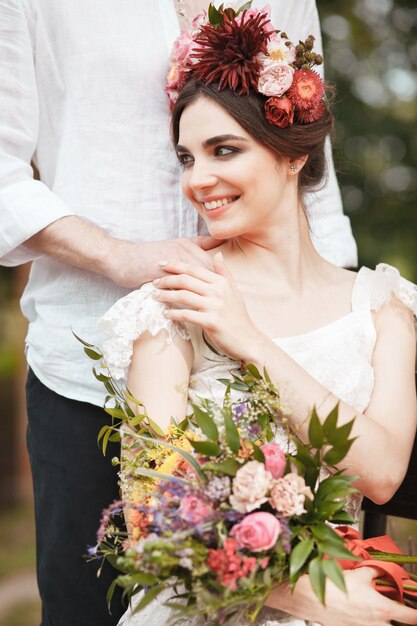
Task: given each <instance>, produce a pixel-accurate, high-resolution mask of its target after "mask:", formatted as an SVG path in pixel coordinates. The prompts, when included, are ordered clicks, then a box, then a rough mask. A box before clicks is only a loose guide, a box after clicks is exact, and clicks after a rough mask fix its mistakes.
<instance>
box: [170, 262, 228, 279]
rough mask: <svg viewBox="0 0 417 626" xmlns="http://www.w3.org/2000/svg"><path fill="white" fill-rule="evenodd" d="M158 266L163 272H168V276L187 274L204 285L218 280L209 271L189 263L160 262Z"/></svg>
mask: <svg viewBox="0 0 417 626" xmlns="http://www.w3.org/2000/svg"><path fill="white" fill-rule="evenodd" d="M159 266H160V268H161V269H163V270H164V272H168V273H169V274H187V275H188V276H193V277H194V278H198V279H199V280H202V281H203V282H206V283H213V282H215V281H216V279H218V276H217V275H216V274H215V273H214V272H212V271H211V270H208V269H206V268H205V267H198V266H196V265H190V264H189V263H184V262H180V263H169V262H168V261H160V262H159Z"/></svg>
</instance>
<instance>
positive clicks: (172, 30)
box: [0, 0, 356, 405]
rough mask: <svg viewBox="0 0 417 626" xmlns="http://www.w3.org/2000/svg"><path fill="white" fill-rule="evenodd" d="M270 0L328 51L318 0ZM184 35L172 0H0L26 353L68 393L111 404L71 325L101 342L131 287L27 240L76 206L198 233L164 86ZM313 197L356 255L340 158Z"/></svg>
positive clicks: (0, 120) (2, 155)
mask: <svg viewBox="0 0 417 626" xmlns="http://www.w3.org/2000/svg"><path fill="white" fill-rule="evenodd" d="M270 4H271V6H272V19H273V23H274V25H276V26H277V28H280V29H283V30H286V31H287V34H288V36H289V37H290V38H291V39H293V40H296V41H297V40H298V39H299V38H302V39H304V38H306V37H307V35H309V34H310V33H313V34H315V36H316V37H317V40H318V49H320V47H321V42H320V34H319V24H318V16H317V11H316V6H315V2H313V1H312V0H297V2H288V1H287V0H275V1H274V0H272V1H271V2H270ZM254 6H258V7H263V3H262V2H256V1H255V2H254ZM178 34H179V26H178V21H177V16H176V13H175V9H174V4H173V2H172V0H146V1H144V0H143V1H140V0H134V1H133V0H123V2H116V0H106V2H102V1H101V0H88V1H87V2H86V1H85V0H70V1H69V2H65V1H62V2H61V1H57V0H0V215H1V218H0V260H1V263H2V264H3V265H9V266H12V265H17V264H19V263H23V262H25V261H29V260H32V261H33V263H32V268H31V272H30V278H29V282H28V285H27V287H26V290H25V292H24V294H23V297H22V301H21V306H22V311H23V313H24V315H25V316H26V318H27V319H28V321H29V330H28V335H27V340H26V345H27V360H28V363H29V365H30V367H31V368H32V369H33V370H34V372H35V374H36V375H37V376H38V378H39V379H40V380H41V381H42V382H43V383H44V384H45V385H46V386H47V387H49V388H50V389H52V390H53V391H55V392H57V393H59V394H61V395H63V396H65V397H68V398H73V399H77V400H82V401H86V402H90V403H93V404H97V405H101V404H102V403H103V399H104V392H103V390H102V387H101V384H100V383H98V382H97V381H95V379H94V378H93V376H92V374H91V362H90V361H89V360H88V359H87V357H86V356H85V355H84V353H83V350H82V346H81V345H80V344H79V343H78V342H77V341H76V340H75V338H74V337H73V335H72V333H71V329H72V330H74V332H76V333H77V334H78V335H79V336H80V337H82V338H83V339H85V340H87V341H88V342H90V343H97V344H98V345H99V344H100V341H102V338H101V337H100V336H99V335H98V333H97V331H96V328H95V326H96V322H97V320H98V319H99V318H100V317H101V316H102V315H103V313H104V312H105V311H106V310H107V309H108V308H109V307H110V306H111V304H112V303H113V302H115V300H117V299H118V298H120V297H121V296H123V295H125V294H126V293H127V290H126V289H122V288H120V287H117V286H116V285H114V284H113V283H112V282H110V281H109V280H106V279H105V278H102V277H100V276H98V275H96V274H93V273H90V272H88V271H85V270H80V269H76V268H73V267H69V266H66V265H64V264H61V263H59V262H57V261H55V260H54V259H52V258H50V257H48V256H46V255H36V254H35V253H34V252H33V251H31V250H29V249H28V248H27V247H25V241H26V240H27V239H28V238H30V237H31V236H32V235H34V234H35V233H37V232H39V230H41V229H42V228H44V227H45V226H47V225H48V224H51V223H52V222H54V221H55V220H57V219H59V218H61V217H63V216H66V215H79V216H82V217H84V218H86V219H88V220H89V221H91V222H93V223H96V224H98V225H100V226H101V227H102V228H104V229H106V230H107V231H108V232H109V233H110V234H112V235H114V236H115V237H118V238H121V239H125V240H130V241H134V242H139V241H153V240H162V239H171V238H176V237H179V236H188V237H193V236H195V235H196V234H197V232H198V230H199V224H198V219H197V215H196V212H195V210H194V208H193V207H192V206H191V205H190V204H189V203H188V202H187V201H186V200H185V199H184V198H183V197H182V195H181V192H180V186H179V179H180V169H179V165H178V163H177V160H176V156H175V153H174V151H173V149H172V146H171V143H170V136H169V106H168V100H167V97H166V95H165V93H164V86H165V76H166V74H167V72H168V70H169V52H170V48H171V45H172V43H173V41H174V39H175V37H176V36H177V35H178ZM31 159H33V162H34V163H35V164H36V167H37V168H38V170H39V173H40V181H37V180H34V179H33V173H32V168H31V166H30V162H31ZM307 204H308V208H309V213H310V217H311V227H312V233H313V238H314V243H315V245H316V247H317V249H318V250H319V252H320V253H322V254H323V255H324V256H326V257H327V258H329V260H332V261H334V262H336V263H338V264H340V265H348V266H354V265H356V246H355V243H354V240H353V237H352V233H351V230H350V224H349V220H348V218H347V217H345V216H344V215H343V211H342V205H341V200H340V193H339V189H338V186H337V182H336V177H335V173H334V168H333V166H332V165H331V166H330V174H329V181H328V183H327V185H326V187H325V188H324V189H323V190H321V191H320V192H318V193H317V194H315V196H314V197H313V196H312V198H310V199H307Z"/></svg>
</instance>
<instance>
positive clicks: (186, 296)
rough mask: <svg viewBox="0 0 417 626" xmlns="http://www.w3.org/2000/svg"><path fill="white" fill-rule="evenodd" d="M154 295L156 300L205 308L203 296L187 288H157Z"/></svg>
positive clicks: (194, 307)
mask: <svg viewBox="0 0 417 626" xmlns="http://www.w3.org/2000/svg"><path fill="white" fill-rule="evenodd" d="M152 297H153V298H154V300H158V302H165V303H167V304H179V305H181V306H186V307H190V308H191V309H201V308H203V306H204V302H205V299H204V297H203V296H200V295H197V294H195V293H192V292H190V291H185V290H175V291H159V290H156V291H155V292H154V293H153V294H152Z"/></svg>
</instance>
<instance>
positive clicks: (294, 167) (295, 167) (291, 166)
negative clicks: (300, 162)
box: [290, 165, 298, 172]
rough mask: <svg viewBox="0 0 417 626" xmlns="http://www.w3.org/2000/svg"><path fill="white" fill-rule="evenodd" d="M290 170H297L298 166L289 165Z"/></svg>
mask: <svg viewBox="0 0 417 626" xmlns="http://www.w3.org/2000/svg"><path fill="white" fill-rule="evenodd" d="M290 170H291V171H292V172H296V171H297V170H298V167H297V166H296V165H290Z"/></svg>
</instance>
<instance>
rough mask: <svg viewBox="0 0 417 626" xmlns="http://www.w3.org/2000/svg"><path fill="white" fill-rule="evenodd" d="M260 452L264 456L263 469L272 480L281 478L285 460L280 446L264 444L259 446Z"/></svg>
mask: <svg viewBox="0 0 417 626" xmlns="http://www.w3.org/2000/svg"><path fill="white" fill-rule="evenodd" d="M261 450H262V452H263V453H264V455H265V467H266V469H267V471H268V472H269V473H270V474H271V475H272V478H281V477H282V476H284V472H285V465H286V463H287V460H286V458H285V454H284V453H283V451H282V450H281V448H280V446H279V445H278V444H277V443H273V442H272V443H265V444H264V445H263V446H261Z"/></svg>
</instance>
